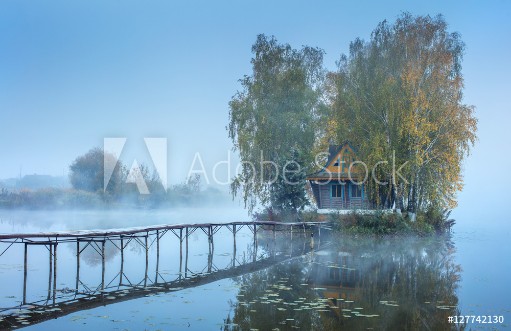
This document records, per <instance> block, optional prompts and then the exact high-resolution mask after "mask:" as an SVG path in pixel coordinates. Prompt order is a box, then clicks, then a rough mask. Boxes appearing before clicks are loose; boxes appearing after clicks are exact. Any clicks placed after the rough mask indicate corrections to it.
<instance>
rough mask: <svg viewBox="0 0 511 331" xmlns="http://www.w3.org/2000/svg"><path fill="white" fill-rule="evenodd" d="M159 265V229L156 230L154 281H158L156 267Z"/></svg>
mask: <svg viewBox="0 0 511 331" xmlns="http://www.w3.org/2000/svg"><path fill="white" fill-rule="evenodd" d="M159 266H160V231H159V230H156V277H154V279H155V281H154V282H155V283H158V268H159Z"/></svg>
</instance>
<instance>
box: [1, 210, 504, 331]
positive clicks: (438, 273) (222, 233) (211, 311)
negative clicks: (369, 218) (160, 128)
mask: <svg viewBox="0 0 511 331" xmlns="http://www.w3.org/2000/svg"><path fill="white" fill-rule="evenodd" d="M240 220H247V216H246V212H245V211H243V210H241V209H226V210H215V209H203V210H194V209H180V210H174V211H153V212H147V211H131V212H107V213H105V212H99V211H89V212H78V211H76V212H63V211H58V212H35V211H22V212H15V213H13V212H11V211H0V233H16V232H24V233H27V232H41V231H64V230H76V229H107V228H123V227H132V226H143V225H154V224H172V223H202V222H220V221H223V222H231V221H240ZM506 223H507V222H506V221H505V220H497V221H491V222H490V221H488V220H486V221H485V220H484V219H482V218H478V217H475V215H474V217H469V216H467V217H466V219H460V218H459V216H457V224H456V225H455V228H454V231H453V234H452V235H450V236H440V237H437V236H434V237H428V238H415V237H406V238H403V237H384V238H376V237H373V236H345V235H339V234H334V235H329V234H328V233H329V231H328V230H322V233H321V237H318V235H317V234H316V236H315V238H314V239H315V240H314V248H313V249H311V245H310V237H309V234H303V232H302V231H301V230H300V229H299V230H298V231H296V232H295V233H294V234H293V237H292V238H291V236H290V235H289V234H288V233H284V232H281V233H278V234H277V235H276V238H274V237H273V235H272V232H271V231H263V230H262V231H260V232H259V233H258V246H257V249H254V246H253V237H252V234H251V232H250V231H249V230H248V229H247V228H243V229H242V230H241V231H240V232H239V233H238V236H237V246H236V247H237V249H236V250H235V251H234V249H233V241H232V233H230V232H229V231H228V230H227V229H221V230H219V232H218V233H217V234H215V246H214V252H212V253H211V254H210V253H209V250H208V248H209V247H208V243H207V237H206V236H205V234H204V233H202V232H201V231H195V232H194V233H193V234H192V235H191V236H190V251H189V258H188V261H187V263H188V264H187V268H186V270H183V268H181V270H180V267H179V265H180V261H179V244H178V242H179V241H178V240H176V237H175V236H174V235H169V234H166V235H165V236H164V237H162V240H161V243H160V245H161V254H160V256H159V263H158V270H159V272H158V274H156V273H155V272H154V270H155V268H156V261H155V246H154V245H153V246H151V248H150V252H149V256H150V259H149V266H148V270H150V272H149V276H148V277H145V275H144V273H145V268H144V262H145V254H144V250H143V249H142V248H141V246H140V245H139V243H137V242H133V243H130V244H129V246H128V247H127V248H128V249H127V251H126V254H125V256H124V259H125V264H124V265H123V282H124V283H127V282H128V281H129V283H133V284H135V283H140V282H142V281H143V280H144V279H145V280H146V282H147V284H146V286H147V288H146V289H145V292H142V293H134V292H133V291H129V290H127V289H125V288H122V287H121V288H120V290H119V291H112V292H110V293H108V292H107V293H106V294H105V295H104V297H103V298H102V301H100V302H99V303H97V304H96V303H94V302H92V301H91V304H89V305H88V306H86V307H85V308H87V309H81V310H76V311H70V312H69V313H67V314H66V315H64V316H60V317H59V318H56V319H50V320H47V321H44V322H41V323H38V324H34V325H30V324H26V329H27V330H30V329H34V330H90V329H98V330H99V329H101V330H109V329H111V330H219V329H220V330H250V329H259V330H277V329H278V330H294V329H301V330H339V329H343V330H368V329H369V330H371V329H372V330H450V329H465V330H469V329H473V330H479V329H484V330H504V329H509V328H510V327H511V286H510V285H509V281H510V280H511V259H510V258H509V253H510V252H511V250H510V249H509V247H510V243H511V235H510V226H509V225H508V224H506ZM0 245H1V247H0V252H1V251H3V250H4V249H5V248H6V246H5V244H0ZM18 246H19V247H14V246H13V247H12V248H10V249H9V250H8V251H7V252H6V253H5V254H4V255H3V256H2V257H0V307H14V306H16V305H19V304H20V302H21V296H22V288H23V249H22V247H21V246H22V245H18ZM105 252H106V254H105V255H106V270H105V279H106V282H107V283H108V282H113V285H115V284H116V283H118V282H119V281H118V280H119V265H120V256H119V255H120V254H119V250H118V249H116V248H115V247H114V245H113V244H107V245H106V247H105ZM81 258H82V260H81V271H80V275H81V279H80V284H79V287H80V289H81V290H84V289H94V288H96V287H97V286H98V284H100V283H101V260H100V258H99V255H98V254H97V252H96V251H95V249H94V247H92V246H90V247H87V248H86V249H85V250H84V251H83V253H82V257H81ZM28 261H29V262H28V265H29V269H28V279H27V301H28V302H36V301H38V302H43V303H44V301H45V300H47V299H48V295H49V293H50V292H51V291H49V289H48V281H49V279H48V275H49V267H48V251H47V250H45V249H44V247H36V248H30V251H29V259H28ZM233 261H234V262H233ZM254 261H255V262H254ZM244 264H246V265H247V266H250V267H251V268H252V269H251V270H255V271H253V272H249V273H245V272H244V270H243V269H242V268H241V267H237V268H233V265H234V266H242V265H244ZM75 270H76V247H75V245H73V244H62V245H59V270H58V273H57V284H56V287H57V291H58V293H59V295H60V296H62V297H65V296H72V295H73V293H72V292H73V291H71V289H75V283H76V277H75ZM185 271H186V273H187V274H186V275H185ZM180 279H188V280H187V281H183V282H182V281H181V280H180ZM190 280H191V281H190ZM173 282H174V283H173ZM162 283H167V284H174V285H176V284H177V285H176V286H173V287H170V288H168V287H167V288H166V287H159V286H160V285H158V284H162ZM178 285H179V286H178ZM111 286H112V285H111ZM50 301H51V300H50ZM50 303H51V302H50ZM49 309H51V307H50V306H48V307H41V308H37V307H35V306H34V307H31V308H30V310H28V311H26V310H19V309H18V310H16V309H15V308H14V309H10V310H8V311H4V316H3V317H2V316H0V319H2V318H3V319H5V318H6V317H5V315H6V314H8V313H15V314H18V315H20V316H21V317H19V319H20V321H25V320H26V321H30V318H29V317H28V316H30V315H34V314H41V315H43V314H47V313H48V312H47V311H48V310H49ZM63 309H64V310H65V308H63ZM34 311H36V312H35V313H34ZM55 314H56V316H59V314H61V312H59V311H55ZM450 315H476V316H477V315H486V316H487V315H492V316H493V315H496V316H503V319H504V322H503V323H496V324H482V323H471V324H468V325H460V324H457V325H456V324H453V323H451V324H450V323H448V316H450ZM0 323H1V321H0ZM26 323H29V322H26Z"/></svg>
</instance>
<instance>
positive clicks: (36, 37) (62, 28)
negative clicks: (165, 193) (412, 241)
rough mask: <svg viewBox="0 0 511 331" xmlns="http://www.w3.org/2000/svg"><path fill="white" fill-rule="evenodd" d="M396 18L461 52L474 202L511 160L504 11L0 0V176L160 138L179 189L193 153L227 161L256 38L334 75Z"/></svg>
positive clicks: (488, 7)
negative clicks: (231, 113) (447, 36)
mask: <svg viewBox="0 0 511 331" xmlns="http://www.w3.org/2000/svg"><path fill="white" fill-rule="evenodd" d="M402 11H409V12H411V13H412V14H431V15H436V14H438V13H441V14H443V15H444V16H445V18H446V20H447V22H448V23H449V29H450V30H451V31H458V32H460V33H461V35H462V39H463V41H464V42H465V43H466V55H465V60H464V63H463V72H464V75H465V83H466V89H465V101H466V103H468V104H473V105H475V106H476V107H477V113H476V114H477V117H478V118H479V121H480V122H479V129H480V130H479V139H480V140H479V142H478V144H477V146H476V147H475V149H474V151H473V154H472V156H471V157H470V158H469V159H468V160H467V162H466V164H465V170H466V171H465V174H466V177H465V178H466V184H467V186H466V189H465V192H464V193H463V194H462V195H460V203H463V201H461V200H463V199H462V198H463V197H465V199H466V201H469V197H471V198H474V199H475V197H476V192H477V190H479V189H481V185H485V180H487V179H488V177H487V176H490V177H491V178H492V179H493V178H495V180H497V178H500V176H502V174H503V173H504V172H506V171H507V170H508V169H509V164H510V161H511V158H510V157H509V154H508V153H507V151H508V150H509V147H508V146H509V143H510V142H511V139H510V138H511V137H510V131H511V130H509V129H508V126H509V124H508V123H509V122H510V120H511V112H510V110H511V109H510V106H509V104H510V103H509V101H508V94H509V92H510V91H511V86H510V83H509V80H508V78H509V77H511V70H510V69H509V64H508V61H509V59H511V43H510V41H509V40H510V35H511V20H510V19H509V17H511V3H509V2H507V1H485V2H481V1H477V2H476V1H448V2H446V1H417V2H412V1H385V2H382V1H374V2H362V1H359V2H356V3H355V2H352V1H349V2H348V1H315V2H312V1H296V0H294V1H278V2H277V1H271V2H270V1H261V0H259V1H250V0H244V1H182V2H173V1H150V2H142V1H104V0H102V1H90V0H88V1H50V0H46V1H23V0H2V1H1V2H0V157H1V159H0V160H1V162H0V178H7V177H16V176H18V174H19V172H20V168H21V169H22V173H23V174H32V173H39V174H51V175H62V174H63V173H64V174H67V169H68V166H69V164H70V163H71V162H72V160H73V159H74V158H75V157H76V156H77V155H80V154H83V153H85V152H86V151H87V150H89V149H90V148H92V147H94V146H101V145H102V142H103V138H104V137H127V138H128V144H127V145H126V150H128V152H126V153H127V155H129V153H132V154H133V155H137V157H138V155H139V154H143V153H142V152H141V151H143V138H144V137H151V136H153V137H154V136H158V137H168V138H169V152H170V153H169V154H170V155H169V180H170V183H171V184H172V183H176V182H179V181H182V180H183V179H184V177H185V176H186V174H187V172H188V170H189V167H190V165H191V163H192V160H193V157H194V154H195V153H196V152H200V153H201V155H202V157H203V161H204V164H205V166H206V168H211V167H212V166H213V164H214V163H215V162H217V161H219V160H223V159H225V158H226V157H227V151H228V150H230V148H231V144H230V141H229V140H228V138H227V132H226V130H225V126H226V125H227V121H228V102H229V100H230V98H231V97H232V96H233V95H234V94H235V92H236V90H237V89H239V87H240V85H239V83H238V79H240V78H241V77H243V75H245V74H250V73H251V67H250V58H251V52H250V48H251V45H252V44H253V43H254V41H255V38H256V35H257V34H259V33H265V34H268V35H275V36H276V37H277V39H278V40H279V41H280V42H286V43H290V44H291V45H292V46H293V47H300V46H301V45H310V46H317V47H320V48H322V49H324V50H325V51H326V56H325V66H326V67H327V68H329V69H334V68H335V61H336V60H337V59H338V58H339V55H340V53H345V52H347V50H348V45H349V42H350V41H352V40H353V39H355V38H356V37H362V38H365V39H368V38H369V35H370V33H371V31H372V30H373V29H374V28H375V26H376V25H377V23H378V22H380V21H382V20H384V19H387V20H391V21H392V20H394V19H395V18H396V17H397V16H398V15H399V14H400V12H402ZM497 155H498V159H497V160H496V161H495V162H493V160H494V159H495V157H496V156H497ZM142 158H143V157H142ZM490 162H493V164H491V166H489V165H490ZM482 173H484V174H485V176H486V178H485V177H483V176H481V174H482ZM499 181H501V185H503V187H505V186H509V184H511V181H510V180H509V179H508V178H507V177H506V178H505V179H504V182H502V180H501V179H499ZM505 184H508V185H505ZM498 199H501V200H499V201H502V202H504V200H503V198H498ZM470 200H472V199H470Z"/></svg>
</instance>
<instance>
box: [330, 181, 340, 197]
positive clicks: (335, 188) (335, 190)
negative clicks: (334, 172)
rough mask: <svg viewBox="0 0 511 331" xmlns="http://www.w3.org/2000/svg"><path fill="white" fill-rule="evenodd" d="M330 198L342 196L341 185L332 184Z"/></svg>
mask: <svg viewBox="0 0 511 331" xmlns="http://www.w3.org/2000/svg"><path fill="white" fill-rule="evenodd" d="M332 198H342V185H340V184H335V185H332Z"/></svg>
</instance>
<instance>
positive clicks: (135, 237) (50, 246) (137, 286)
mask: <svg viewBox="0 0 511 331" xmlns="http://www.w3.org/2000/svg"><path fill="white" fill-rule="evenodd" d="M322 227H323V229H326V228H327V227H325V224H324V223H321V222H306V223H303V222H296V223H281V222H231V223H204V224H175V225H160V226H152V227H145V228H130V229H119V230H92V231H72V232H47V233H27V234H0V243H3V244H2V245H3V246H7V247H6V248H5V249H3V250H2V251H0V263H1V257H2V255H4V254H5V253H6V252H7V251H8V250H9V249H10V248H11V247H13V245H24V249H23V289H22V296H21V302H19V304H16V305H11V306H9V307H0V317H2V318H3V320H1V319H0V328H13V327H20V326H23V325H21V324H20V323H19V321H18V320H17V319H16V318H15V317H16V314H13V312H14V311H15V310H20V309H23V310H24V311H26V310H27V309H28V310H30V309H39V310H41V308H45V307H52V308H58V309H49V310H50V312H49V313H47V314H41V313H38V314H35V315H37V316H35V315H34V318H33V319H32V318H31V319H30V323H38V322H41V321H44V320H47V319H49V318H55V317H58V316H61V315H66V314H69V313H72V312H75V311H78V310H81V309H86V308H87V309H88V308H93V307H95V306H96V305H105V304H110V303H114V302H117V301H124V300H127V299H130V298H138V297H140V296H143V295H147V294H148V293H150V292H152V291H156V292H162V291H174V290H176V289H180V288H185V287H190V286H197V285H202V284H206V283H209V282H213V281H216V280H219V279H224V278H231V277H235V276H238V275H241V274H243V273H247V272H252V271H255V270H260V269H263V268H266V267H268V266H270V265H272V264H275V263H278V262H280V261H283V260H285V259H286V258H289V257H292V256H296V255H301V254H304V253H305V252H307V251H309V250H310V249H311V248H312V247H310V245H309V244H308V242H307V238H308V236H307V234H308V233H309V232H311V231H312V232H314V233H315V234H316V238H317V239H316V243H317V245H318V246H319V245H320V242H321V240H320V238H321V228H322ZM243 228H247V229H249V230H250V233H251V234H252V235H253V239H251V240H252V250H251V253H252V254H251V255H252V256H251V257H250V258H249V259H243V261H240V260H239V259H237V258H236V250H237V247H236V235H237V233H239V231H240V230H241V229H243ZM220 229H228V230H229V232H230V233H231V234H232V237H231V238H232V245H233V246H232V249H233V254H232V261H231V262H230V263H229V265H228V266H227V267H226V268H218V267H216V266H215V264H214V263H213V252H214V249H215V240H214V239H215V234H217V232H218V231H219V230H220ZM197 230H199V231H201V232H203V233H204V234H205V235H206V237H207V242H208V259H207V265H206V266H205V267H204V269H203V271H202V272H199V273H196V272H191V271H190V270H189V268H188V262H189V238H190V236H191V235H192V234H193V233H194V232H196V231H197ZM258 231H265V232H272V238H273V240H274V241H275V240H276V238H277V233H278V232H284V233H286V234H289V236H290V238H291V243H292V242H293V240H292V239H293V233H295V239H296V237H301V238H302V241H303V245H301V246H300V245H295V249H293V245H292V244H291V252H289V254H284V255H277V254H276V252H275V251H273V252H272V254H271V256H270V257H266V258H261V257H258V255H257V251H258V236H257V234H258ZM296 233H298V234H300V235H299V236H297V235H296ZM165 235H171V236H173V238H175V239H174V240H176V239H177V241H178V243H179V253H178V252H177V247H176V251H174V252H173V254H175V255H177V254H179V273H178V277H177V278H176V279H173V280H166V279H164V277H163V275H162V274H161V273H160V270H159V268H160V241H161V239H162V237H163V236H165ZM222 239H223V240H225V239H224V238H222ZM63 243H67V244H71V245H73V244H75V245H76V269H75V274H76V277H75V279H76V281H75V288H74V289H66V291H65V292H64V291H62V290H59V289H57V274H58V270H59V269H58V265H59V264H58V255H57V252H58V250H57V248H58V245H59V244H63ZM107 243H109V244H111V245H112V246H113V247H115V248H116V249H117V250H118V251H119V252H120V267H119V271H118V272H117V273H116V276H115V277H114V279H112V280H110V281H109V282H106V279H105V270H106V269H107V265H106V264H107V263H106V261H105V257H106V254H105V245H106V244H107ZM130 243H137V244H138V245H139V246H140V248H141V249H142V251H143V255H144V257H145V259H144V260H145V265H144V274H145V276H144V277H143V279H142V280H141V281H139V282H132V281H131V280H130V279H129V277H128V276H127V275H126V273H125V270H124V263H125V261H124V260H125V250H126V248H127V246H128V244H130ZM153 245H155V246H156V257H153V259H154V258H155V270H152V271H151V274H152V275H154V277H149V272H150V270H149V248H151V247H153ZM183 246H184V247H183ZM0 247H1V248H3V247H2V246H0ZM33 247H45V248H46V249H47V250H48V266H49V275H48V295H47V298H46V299H45V300H38V301H35V302H34V301H31V302H27V276H28V270H29V268H28V266H29V264H30V256H29V253H30V250H31V249H32V248H33ZM88 247H91V248H92V249H93V250H94V251H95V252H96V253H97V254H98V256H99V258H100V259H101V282H100V284H99V285H98V286H97V287H95V288H91V287H89V286H87V285H86V284H84V283H83V282H82V280H81V278H80V276H81V275H80V260H81V254H82V253H83V251H84V250H85V249H86V248H88ZM153 251H154V249H153ZM38 263H41V262H40V261H39V262H38ZM183 267H184V268H183ZM67 269H69V267H68V268H67ZM66 272H70V270H66ZM150 278H152V279H154V280H153V281H150ZM105 295H107V296H109V298H110V300H105ZM112 297H115V298H116V299H114V300H111V298H112ZM80 307H81V308H80ZM43 310H44V309H43ZM25 315H26V313H25Z"/></svg>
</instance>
